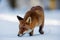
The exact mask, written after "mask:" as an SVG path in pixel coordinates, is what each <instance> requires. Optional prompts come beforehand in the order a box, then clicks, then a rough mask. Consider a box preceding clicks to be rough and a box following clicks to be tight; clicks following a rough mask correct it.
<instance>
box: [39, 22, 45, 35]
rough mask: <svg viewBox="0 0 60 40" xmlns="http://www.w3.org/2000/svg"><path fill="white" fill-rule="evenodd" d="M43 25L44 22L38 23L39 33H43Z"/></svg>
mask: <svg viewBox="0 0 60 40" xmlns="http://www.w3.org/2000/svg"><path fill="white" fill-rule="evenodd" d="M43 26H44V23H42V25H40V27H39V33H40V34H44V31H43Z"/></svg>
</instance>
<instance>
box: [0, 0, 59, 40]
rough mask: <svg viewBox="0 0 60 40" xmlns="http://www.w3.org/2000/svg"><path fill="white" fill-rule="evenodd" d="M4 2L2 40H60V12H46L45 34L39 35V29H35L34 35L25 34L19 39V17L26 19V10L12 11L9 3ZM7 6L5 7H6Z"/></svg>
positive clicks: (1, 6)
mask: <svg viewBox="0 0 60 40" xmlns="http://www.w3.org/2000/svg"><path fill="white" fill-rule="evenodd" d="M4 1H5V0H2V2H1V3H0V40H60V10H54V11H47V10H45V11H44V14H45V24H44V28H43V30H44V34H43V35H41V34H39V32H38V30H39V28H38V27H36V28H35V29H34V35H33V36H29V34H25V35H24V36H22V37H18V36H17V34H18V29H19V27H18V24H19V22H18V20H17V17H16V16H17V15H20V16H21V17H24V15H25V14H24V13H25V12H26V10H23V9H22V11H21V10H20V11H18V10H14V11H13V10H12V9H10V7H9V6H8V4H7V2H6V1H5V2H4ZM4 4H5V5H4Z"/></svg>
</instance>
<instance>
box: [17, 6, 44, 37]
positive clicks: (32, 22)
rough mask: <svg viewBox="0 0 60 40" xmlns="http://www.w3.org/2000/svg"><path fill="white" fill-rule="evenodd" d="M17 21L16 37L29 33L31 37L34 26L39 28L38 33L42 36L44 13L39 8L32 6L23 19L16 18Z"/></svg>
mask: <svg viewBox="0 0 60 40" xmlns="http://www.w3.org/2000/svg"><path fill="white" fill-rule="evenodd" d="M17 18H18V20H19V32H18V36H23V35H24V34H26V33H29V35H30V36H33V31H34V28H35V27H36V26H39V33H40V34H44V31H43V26H44V11H43V8H42V7H40V6H34V7H32V8H31V9H30V10H29V11H27V12H26V14H25V16H24V18H22V17H20V16H17Z"/></svg>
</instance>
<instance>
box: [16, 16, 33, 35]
mask: <svg viewBox="0 0 60 40" xmlns="http://www.w3.org/2000/svg"><path fill="white" fill-rule="evenodd" d="M17 19H18V20H19V32H18V36H23V35H24V34H26V33H30V32H31V31H32V30H31V29H30V23H31V17H28V18H27V20H24V18H22V17H20V16H17Z"/></svg>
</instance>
